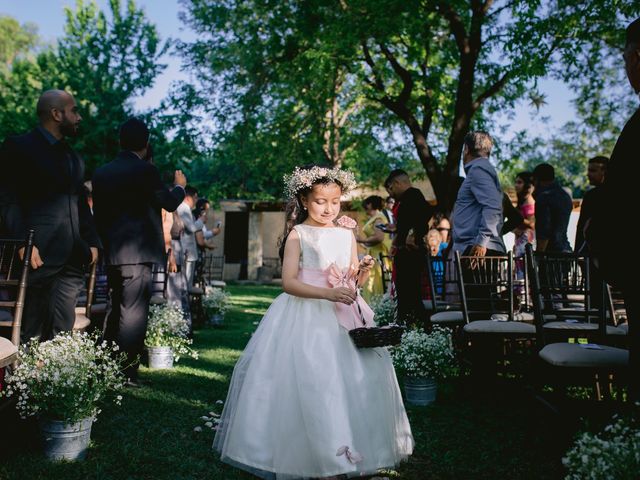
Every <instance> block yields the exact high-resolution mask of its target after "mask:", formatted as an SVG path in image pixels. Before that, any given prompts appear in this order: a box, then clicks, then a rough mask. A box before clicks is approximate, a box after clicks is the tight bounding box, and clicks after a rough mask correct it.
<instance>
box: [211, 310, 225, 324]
mask: <svg viewBox="0 0 640 480" xmlns="http://www.w3.org/2000/svg"><path fill="white" fill-rule="evenodd" d="M222 322H224V315H222V314H221V313H214V314H212V315H211V316H210V317H209V325H212V326H214V327H219V326H220V325H222Z"/></svg>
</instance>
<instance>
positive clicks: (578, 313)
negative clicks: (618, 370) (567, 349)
mask: <svg viewBox="0 0 640 480" xmlns="http://www.w3.org/2000/svg"><path fill="white" fill-rule="evenodd" d="M526 256H527V264H528V268H529V279H530V283H531V297H532V303H533V311H534V317H535V322H536V328H537V329H538V337H539V338H541V339H543V341H544V338H543V337H544V336H543V333H544V332H543V329H542V327H543V325H544V324H545V323H546V321H547V320H546V319H547V318H549V317H548V316H549V315H554V317H552V318H554V319H562V318H574V319H576V318H577V319H579V320H583V321H585V322H589V321H591V320H592V319H594V318H595V319H596V321H597V322H598V324H599V325H598V334H599V335H600V336H601V337H602V338H604V335H605V329H606V315H605V309H607V308H610V304H609V301H608V299H607V294H608V289H607V288H603V290H602V293H603V297H604V298H603V301H602V302H600V303H601V308H600V310H599V311H598V312H594V310H592V309H591V303H590V298H591V291H590V276H589V264H590V262H589V258H588V257H585V256H583V255H579V254H576V253H547V252H534V251H533V246H532V245H531V244H528V245H527V246H526ZM575 297H578V298H580V299H582V301H581V302H580V303H579V304H578V306H576V302H575Z"/></svg>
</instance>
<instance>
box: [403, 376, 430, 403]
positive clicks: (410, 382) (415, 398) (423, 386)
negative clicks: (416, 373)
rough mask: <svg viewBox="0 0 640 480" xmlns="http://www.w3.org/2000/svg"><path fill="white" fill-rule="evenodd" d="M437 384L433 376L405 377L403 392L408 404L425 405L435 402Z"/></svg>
mask: <svg viewBox="0 0 640 480" xmlns="http://www.w3.org/2000/svg"><path fill="white" fill-rule="evenodd" d="M437 392H438V385H437V384H436V381H435V380H434V379H433V378H426V377H405V379H404V394H405V396H406V397H407V403H409V404H410V405H418V406H421V407H423V406H425V405H429V404H430V403H433V402H435V400H436V394H437Z"/></svg>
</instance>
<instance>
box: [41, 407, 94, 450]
mask: <svg viewBox="0 0 640 480" xmlns="http://www.w3.org/2000/svg"><path fill="white" fill-rule="evenodd" d="M91 425H93V417H89V418H84V419H82V420H80V421H79V422H77V423H67V422H64V421H60V420H48V419H41V420H40V432H42V439H43V444H44V455H45V457H47V458H48V459H49V460H83V459H84V457H85V456H86V455H87V447H88V446H89V440H90V439H91Z"/></svg>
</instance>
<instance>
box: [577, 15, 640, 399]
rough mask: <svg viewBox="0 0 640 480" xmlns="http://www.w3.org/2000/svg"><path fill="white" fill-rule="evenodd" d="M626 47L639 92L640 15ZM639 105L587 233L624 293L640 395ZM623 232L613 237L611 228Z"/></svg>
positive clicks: (635, 391) (639, 395) (635, 390)
mask: <svg viewBox="0 0 640 480" xmlns="http://www.w3.org/2000/svg"><path fill="white" fill-rule="evenodd" d="M626 33H627V38H626V45H625V49H624V53H623V58H624V63H625V70H626V72H627V77H628V79H629V83H630V84H631V87H632V88H633V90H634V91H635V93H636V94H639V93H640V18H638V19H637V20H635V21H634V22H632V23H631V24H630V25H629V26H628V27H627V32H626ZM639 138H640V109H638V110H636V112H635V113H634V114H633V116H632V117H631V118H630V119H629V121H628V122H627V124H626V125H625V126H624V128H623V130H622V133H620V137H618V141H617V142H616V146H615V147H614V149H613V153H612V154H611V158H610V159H609V164H608V166H607V177H606V179H605V182H604V184H603V185H602V187H600V188H601V193H600V199H599V202H598V204H597V205H595V208H594V212H593V216H592V217H591V221H590V222H588V225H587V226H586V231H585V237H586V240H587V245H588V246H589V251H590V253H591V255H592V256H593V257H594V263H595V264H596V267H597V268H598V269H599V271H600V273H601V274H602V275H603V277H604V279H605V280H606V281H607V282H609V283H611V284H613V285H615V286H616V287H618V288H620V290H621V291H622V295H623V296H624V303H625V309H626V311H627V321H628V322H629V347H630V348H629V349H630V356H631V358H630V369H629V373H630V380H631V385H630V387H631V388H630V394H631V397H632V399H633V400H635V401H639V400H640V376H639V375H638V372H639V371H640V296H638V292H637V284H638V277H637V276H638V272H639V271H640V257H639V256H638V247H637V241H636V236H635V235H633V234H631V232H630V230H628V229H629V228H631V226H632V225H633V224H634V223H635V221H634V220H633V218H634V215H633V211H634V209H635V208H636V205H635V193H636V189H637V188H638V179H640V148H639V147H638V139H639ZM612 226H613V228H614V230H615V229H618V230H620V231H621V232H622V234H621V235H617V237H616V239H615V241H614V240H612V239H611V228H612Z"/></svg>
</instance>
